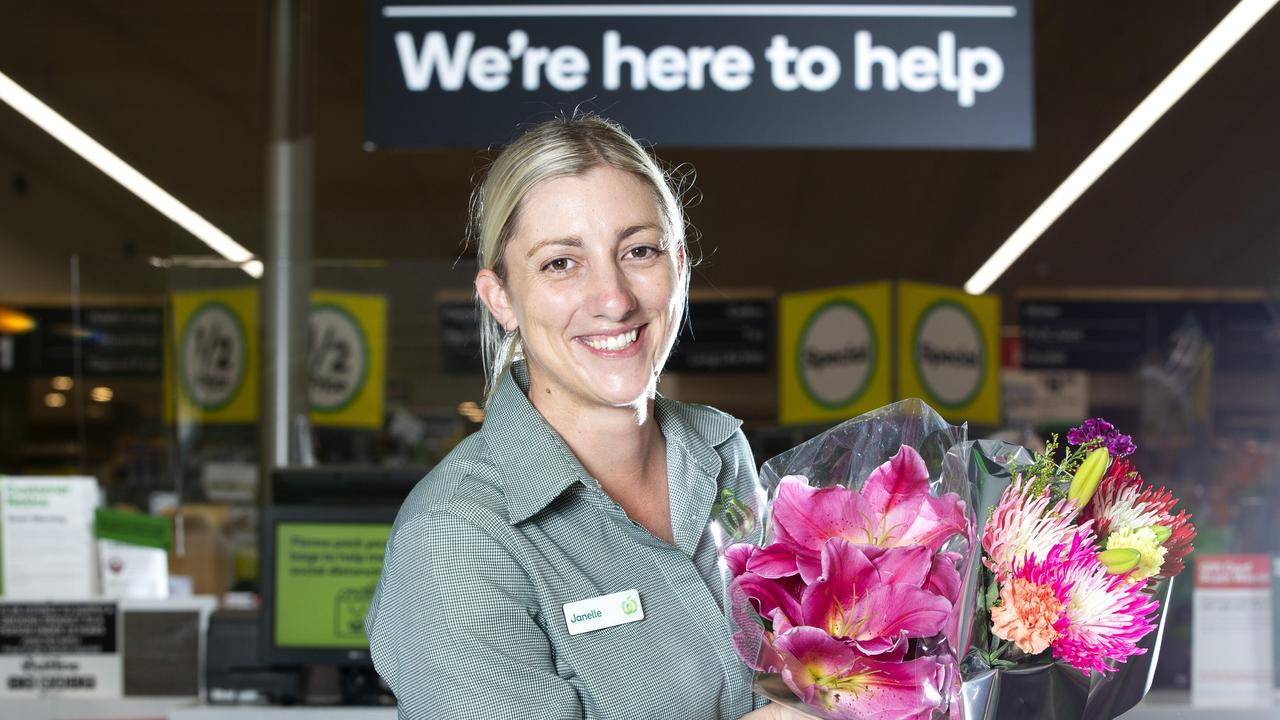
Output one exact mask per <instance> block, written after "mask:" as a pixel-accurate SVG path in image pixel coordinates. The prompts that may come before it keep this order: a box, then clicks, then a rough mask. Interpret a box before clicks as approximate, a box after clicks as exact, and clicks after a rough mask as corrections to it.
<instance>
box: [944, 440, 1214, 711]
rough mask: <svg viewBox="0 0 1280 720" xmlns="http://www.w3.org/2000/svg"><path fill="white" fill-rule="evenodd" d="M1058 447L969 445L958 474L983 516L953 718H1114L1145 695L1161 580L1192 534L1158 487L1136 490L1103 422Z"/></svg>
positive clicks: (1128, 443) (1140, 484)
mask: <svg viewBox="0 0 1280 720" xmlns="http://www.w3.org/2000/svg"><path fill="white" fill-rule="evenodd" d="M1058 445H1059V442H1058V438H1057V437H1056V436H1055V437H1054V438H1052V439H1051V440H1050V441H1049V443H1048V444H1047V445H1046V447H1045V450H1044V452H1041V453H1036V454H1034V455H1032V454H1029V453H1027V452H1026V451H1025V450H1023V449H1022V448H1019V447H1016V446H1011V445H1007V444H1004V443H990V442H987V441H979V442H978V443H975V444H974V445H973V447H971V453H970V468H969V470H970V471H969V476H970V479H971V481H972V482H973V484H974V489H975V492H976V493H977V494H978V495H979V496H980V497H983V498H985V499H986V500H985V503H984V505H985V506H986V507H990V510H989V512H988V513H987V516H986V520H985V523H984V525H983V529H982V536H981V545H982V563H981V566H980V567H979V568H977V573H978V582H977V583H976V586H977V587H976V591H977V592H976V600H975V613H974V626H973V632H972V642H971V650H970V652H969V654H968V657H966V659H965V662H964V665H963V674H964V678H965V702H964V704H965V710H966V713H965V714H966V716H969V717H994V718H1004V717H1011V718H1012V717H1028V716H1038V717H1052V718H1063V719H1066V718H1071V719H1074V718H1080V717H1089V718H1114V717H1117V716H1119V715H1120V714H1122V713H1124V712H1125V711H1127V710H1129V709H1130V708H1132V707H1133V706H1134V705H1136V704H1137V703H1138V701H1139V700H1141V699H1142V696H1143V695H1144V694H1145V693H1146V690H1147V688H1148V687H1150V679H1151V676H1152V674H1153V673H1154V670H1155V660H1156V654H1157V653H1158V651H1159V634H1158V633H1157V632H1155V631H1156V630H1157V629H1158V628H1159V626H1160V624H1161V622H1162V616H1161V613H1162V610H1163V608H1164V606H1165V600H1166V599H1167V597H1168V591H1169V584H1170V583H1169V581H1170V580H1171V579H1172V578H1173V577H1174V576H1175V575H1177V574H1178V573H1180V572H1181V571H1182V569H1183V561H1184V559H1185V558H1186V557H1187V555H1188V554H1189V553H1190V552H1191V550H1192V541H1193V540H1194V538H1195V528H1194V527H1193V526H1192V525H1191V522H1190V520H1191V518H1190V516H1189V515H1188V514H1187V513H1186V512H1185V511H1178V512H1177V513H1176V514H1175V510H1174V506H1175V505H1176V504H1177V500H1175V499H1174V497H1173V496H1172V494H1171V493H1170V492H1169V491H1168V490H1166V489H1164V488H1156V487H1152V486H1150V485H1147V484H1146V483H1145V482H1144V481H1143V479H1142V476H1141V475H1140V474H1139V473H1138V471H1137V470H1136V468H1135V467H1134V466H1133V464H1132V463H1131V462H1130V460H1129V457H1130V456H1131V455H1132V454H1133V452H1134V450H1135V449H1136V448H1135V446H1134V444H1133V439H1132V438H1131V437H1129V436H1128V435H1124V434H1122V433H1120V432H1119V431H1118V430H1116V429H1115V427H1114V426H1112V425H1111V423H1109V422H1107V421H1106V420H1103V419H1100V418H1095V419H1092V420H1088V421H1086V422H1085V423H1084V424H1083V425H1081V426H1080V427H1077V428H1074V429H1072V430H1071V431H1070V432H1069V433H1068V434H1067V442H1066V446H1065V448H1063V449H1062V452H1061V453H1059V448H1058ZM1059 455H1061V457H1060V458H1059ZM992 498H996V499H994V500H992ZM1055 689H1056V691H1055Z"/></svg>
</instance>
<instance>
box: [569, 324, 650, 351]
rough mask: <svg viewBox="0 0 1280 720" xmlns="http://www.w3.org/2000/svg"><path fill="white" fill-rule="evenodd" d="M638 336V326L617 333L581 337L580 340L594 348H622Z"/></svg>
mask: <svg viewBox="0 0 1280 720" xmlns="http://www.w3.org/2000/svg"><path fill="white" fill-rule="evenodd" d="M639 336H640V328H632V329H631V330H628V331H627V332H624V333H620V334H618V335H594V336H592V337H584V338H582V342H584V343H586V344H587V345H589V346H591V347H592V348H595V349H596V350H622V349H623V348H625V347H628V346H630V345H631V343H633V342H635V341H636V338H637V337H639Z"/></svg>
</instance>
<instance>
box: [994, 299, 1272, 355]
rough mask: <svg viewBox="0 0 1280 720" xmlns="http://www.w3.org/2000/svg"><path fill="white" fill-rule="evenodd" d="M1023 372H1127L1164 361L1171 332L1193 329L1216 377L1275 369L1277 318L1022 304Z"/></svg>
mask: <svg viewBox="0 0 1280 720" xmlns="http://www.w3.org/2000/svg"><path fill="white" fill-rule="evenodd" d="M1019 315H1020V317H1021V324H1022V342H1023V365H1024V366H1026V367H1028V368H1075V369H1081V370H1116V371H1125V370H1132V369H1134V368H1136V367H1137V366H1138V364H1139V363H1140V362H1142V361H1143V360H1155V361H1160V360H1163V359H1164V357H1165V356H1166V355H1167V354H1168V352H1169V349H1170V347H1171V346H1172V343H1173V335H1174V333H1175V332H1176V331H1177V330H1178V329H1179V328H1182V327H1189V326H1190V325H1189V324H1195V325H1196V326H1198V327H1199V328H1200V330H1201V331H1202V332H1203V333H1204V334H1205V337H1206V339H1208V340H1209V342H1211V343H1212V344H1213V346H1214V366H1215V367H1216V368H1218V369H1221V370H1235V371H1244V372H1271V371H1277V370H1280V317H1277V316H1276V314H1275V313H1274V312H1273V311H1272V309H1270V308H1268V307H1267V306H1266V305H1264V304H1263V303H1260V302H1255V303H1250V302H1099V301H1060V300H1027V301H1023V302H1022V303H1021V304H1020V306H1019Z"/></svg>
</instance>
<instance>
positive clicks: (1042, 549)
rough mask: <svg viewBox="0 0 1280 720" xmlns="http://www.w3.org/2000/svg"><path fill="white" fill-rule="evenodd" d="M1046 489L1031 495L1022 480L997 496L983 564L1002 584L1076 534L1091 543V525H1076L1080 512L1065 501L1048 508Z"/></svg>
mask: <svg viewBox="0 0 1280 720" xmlns="http://www.w3.org/2000/svg"><path fill="white" fill-rule="evenodd" d="M1051 501H1052V498H1051V497H1050V495H1049V490H1048V489H1047V488H1046V489H1044V490H1042V491H1041V492H1039V493H1033V492H1031V482H1030V481H1024V480H1023V479H1022V477H1021V476H1019V477H1017V478H1015V479H1014V482H1013V484H1012V485H1010V486H1009V487H1008V488H1007V489H1005V491H1004V494H1003V495H1001V496H1000V502H999V504H997V505H996V507H995V509H994V510H992V511H991V517H990V518H989V519H988V520H987V524H986V526H985V527H984V528H983V532H982V549H983V550H986V555H985V556H984V557H983V559H982V561H983V562H984V563H986V565H987V568H988V569H990V570H991V571H992V572H993V573H995V574H996V577H997V578H999V579H1000V580H1001V581H1002V582H1003V581H1004V580H1005V579H1006V578H1008V577H1009V576H1010V574H1011V573H1013V572H1015V571H1016V570H1017V569H1018V566H1020V565H1021V564H1022V562H1023V561H1024V560H1026V559H1028V558H1036V559H1040V560H1043V559H1045V558H1046V557H1047V556H1048V555H1049V553H1050V551H1052V550H1053V549H1054V548H1055V547H1058V546H1064V547H1065V546H1069V545H1070V543H1071V539H1072V537H1073V536H1075V535H1076V534H1077V533H1084V534H1085V535H1086V540H1088V541H1089V542H1090V543H1091V542H1092V540H1093V535H1092V532H1091V527H1090V523H1088V522H1084V523H1081V524H1079V525H1076V524H1075V520H1076V517H1077V515H1079V512H1080V511H1079V508H1077V507H1076V506H1075V504H1074V503H1071V502H1069V501H1067V500H1060V501H1058V502H1057V503H1054V504H1053V505H1052V506H1050V502H1051Z"/></svg>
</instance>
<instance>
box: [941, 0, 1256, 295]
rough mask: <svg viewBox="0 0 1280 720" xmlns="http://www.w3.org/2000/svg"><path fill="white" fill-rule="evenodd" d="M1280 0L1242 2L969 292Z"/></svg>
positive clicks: (1000, 270) (985, 284)
mask: <svg viewBox="0 0 1280 720" xmlns="http://www.w3.org/2000/svg"><path fill="white" fill-rule="evenodd" d="M1276 2H1277V0H1240V3H1239V4H1237V5H1236V6H1235V7H1234V8H1232V10H1231V12H1229V13H1227V16H1226V17H1224V18H1223V19H1222V22H1220V23H1218V26H1217V27H1215V28H1214V29H1213V30H1211V31H1210V32H1209V34H1208V35H1206V36H1205V38H1204V39H1203V40H1201V41H1200V44H1199V45H1197V46H1196V47H1195V49H1194V50H1192V51H1191V53H1190V54H1189V55H1187V57H1186V58H1184V59H1183V60H1182V62H1180V63H1178V66H1177V67H1175V68H1174V69H1173V72H1171V73H1169V76H1168V77H1166V78H1165V79H1164V80H1163V81H1161V82H1160V84H1159V85H1157V86H1156V89H1155V90H1152V91H1151V94H1150V95H1148V96H1147V97H1146V98H1145V99H1144V100H1143V101H1142V102H1140V103H1138V106H1137V107H1136V108H1134V109H1133V112H1131V113H1129V116H1128V117H1126V118H1125V119H1124V121H1123V122H1121V123H1120V124H1119V125H1117V126H1116V129H1115V130H1112V131H1111V134H1110V135H1108V136H1107V139H1106V140H1103V141H1102V144H1101V145H1099V146H1098V147H1097V148H1096V149H1094V151H1093V152H1092V153H1090V154H1089V157H1087V158H1085V159H1084V162H1082V163H1080V166H1079V167H1077V168H1076V169H1075V170H1073V171H1072V172H1071V174H1070V175H1068V176H1067V179H1066V180H1063V181H1062V184H1061V185H1059V186H1058V188H1057V189H1056V190H1054V191H1053V192H1052V193H1051V194H1050V195H1049V197H1047V198H1045V201H1044V202H1043V203H1041V204H1040V207H1038V208H1036V210H1035V212H1033V213H1031V215H1030V216H1029V217H1028V218H1027V219H1026V220H1024V221H1023V223H1022V225H1021V226H1019V227H1018V229H1017V230H1014V231H1013V234H1012V235H1010V236H1009V239H1008V240H1005V241H1004V244H1003V245H1001V246H1000V247H999V249H997V250H996V251H995V253H994V254H993V255H992V256H991V257H990V258H987V261H986V262H985V263H983V264H982V267H980V268H978V271H977V272H975V273H974V274H973V277H971V278H969V281H968V282H966V283H965V284H964V289H965V292H968V293H972V294H974V295H978V294H980V293H984V292H986V291H987V289H988V288H990V287H991V285H992V284H993V283H995V281H996V280H998V279H999V278H1000V276H1001V275H1003V274H1004V272H1005V271H1006V270H1008V269H1009V266H1010V265H1013V263H1014V261H1016V260H1017V259H1018V258H1019V257H1020V256H1021V255H1022V253H1024V252H1026V250H1027V248H1029V247H1031V245H1032V243H1034V242H1035V241H1036V240H1038V239H1039V238H1040V236H1041V235H1042V234H1043V233H1044V231H1045V230H1047V229H1048V228H1049V226H1050V225H1052V224H1053V223H1054V221H1056V220H1057V219H1058V218H1059V217H1060V216H1061V215H1062V213H1064V212H1066V211H1067V208H1069V207H1071V205H1072V204H1073V203H1075V201H1076V200H1078V199H1079V198H1080V196H1081V195H1083V194H1084V191H1085V190H1088V189H1089V186H1090V185H1093V183H1094V182H1095V181H1096V180H1097V179H1098V178H1099V177H1101V176H1102V174H1103V173H1104V172H1106V171H1107V168H1109V167H1111V165H1112V163H1114V162H1115V161H1116V160H1118V159H1119V158H1120V156H1121V155H1124V154H1125V152H1126V151H1128V149H1129V148H1130V147H1132V146H1133V144H1134V143H1135V142H1137V141H1138V138H1140V137H1142V135H1143V133H1145V132H1146V131H1147V130H1148V129H1150V128H1151V126H1152V125H1154V124H1155V122H1156V121H1157V120H1159V119H1160V117H1161V116H1162V115H1164V114H1165V112H1166V111H1167V110H1168V109H1169V108H1170V107H1172V106H1173V104H1174V103H1176V102H1178V100H1179V99H1180V98H1181V97H1182V96H1183V95H1185V94H1186V92H1187V91H1188V90H1190V89H1191V86H1193V85H1195V84H1196V82H1197V81H1198V80H1199V79H1200V78H1201V76H1203V75H1204V74H1205V73H1206V72H1208V71H1209V68H1211V67H1213V65H1214V63H1216V62H1218V60H1219V59H1220V58H1221V57H1222V56H1223V55H1225V54H1226V53H1227V51H1228V50H1230V49H1231V48H1232V46H1234V45H1235V44H1236V41H1238V40H1239V39H1240V38H1241V37H1242V36H1243V35H1244V34H1245V33H1246V32H1248V31H1249V28H1251V27H1253V26H1254V24H1255V23H1257V22H1258V20H1260V19H1262V16H1263V15H1266V14H1267V11H1268V10H1270V9H1271V8H1272V7H1273V6H1274V5H1275V4H1276Z"/></svg>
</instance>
